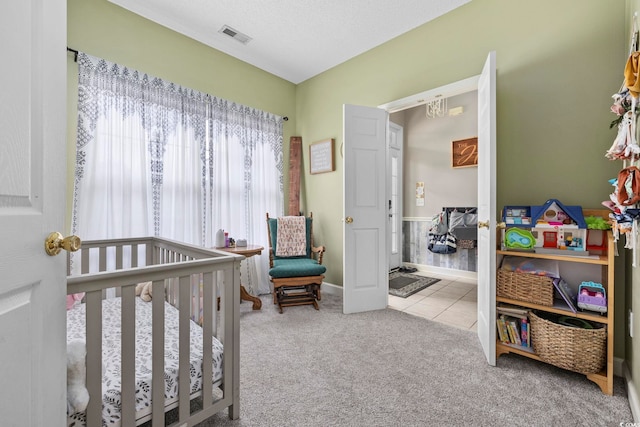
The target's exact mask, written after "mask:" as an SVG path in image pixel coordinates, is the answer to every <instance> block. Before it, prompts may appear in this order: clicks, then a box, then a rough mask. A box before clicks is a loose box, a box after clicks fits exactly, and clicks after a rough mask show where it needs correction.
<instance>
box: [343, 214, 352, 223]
mask: <svg viewBox="0 0 640 427" xmlns="http://www.w3.org/2000/svg"><path fill="white" fill-rule="evenodd" d="M344 222H346V223H347V224H351V223H352V222H353V218H351V217H350V216H348V217H346V218H345V219H344Z"/></svg>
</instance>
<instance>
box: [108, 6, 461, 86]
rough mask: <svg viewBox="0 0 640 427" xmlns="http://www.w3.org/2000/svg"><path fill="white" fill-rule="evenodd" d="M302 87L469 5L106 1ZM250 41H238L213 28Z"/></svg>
mask: <svg viewBox="0 0 640 427" xmlns="http://www.w3.org/2000/svg"><path fill="white" fill-rule="evenodd" d="M109 1H110V2H111V3H114V4H117V5H119V6H121V7H123V8H125V9H128V10H130V11H131V12H133V13H136V14H138V15H141V16H143V17H145V18H147V19H150V20H151V21H154V22H157V23H158V24H160V25H163V26H165V27H168V28H171V29H172V30H174V31H177V32H179V33H182V34H184V35H186V36H189V37H191V38H193V39H195V40H198V41H199V42H201V43H204V44H206V45H208V46H211V47H213V48H215V49H218V50H220V51H222V52H225V53H227V54H229V55H231V56H234V57H236V58H238V59H240V60H242V61H245V62H248V63H250V64H252V65H254V66H256V67H258V68H261V69H263V70H265V71H268V72H270V73H272V74H275V75H277V76H279V77H282V78H283V79H285V80H288V81H291V82H293V83H300V82H302V81H304V80H306V79H308V78H311V77H313V76H315V75H317V74H319V73H321V72H323V71H325V70H328V69H329V68H332V67H334V66H336V65H338V64H340V63H342V62H344V61H347V60H348V59H350V58H353V57H354V56H357V55H359V54H361V53H363V52H366V51H367V50H369V49H372V48H374V47H376V46H378V45H380V44H382V43H384V42H386V41H388V40H390V39H392V38H394V37H397V36H399V35H401V34H403V33H405V32H407V31H409V30H411V29H413V28H416V27H418V26H420V25H422V24H424V23H425V22H428V21H430V20H432V19H435V18H437V17H438V16H441V15H443V14H445V13H447V12H449V11H451V10H453V9H455V8H457V7H459V6H461V5H463V4H465V3H468V2H469V1H471V0H396V1H389V0H270V1H269V0H109ZM224 25H228V26H229V27H231V28H233V29H234V30H236V31H239V32H241V33H243V34H246V35H247V36H249V37H250V38H251V40H250V41H249V42H248V43H247V44H242V43H240V42H238V41H237V40H234V39H232V38H230V37H228V36H226V35H224V34H221V33H220V32H219V31H220V29H221V28H222V27H223V26H224Z"/></svg>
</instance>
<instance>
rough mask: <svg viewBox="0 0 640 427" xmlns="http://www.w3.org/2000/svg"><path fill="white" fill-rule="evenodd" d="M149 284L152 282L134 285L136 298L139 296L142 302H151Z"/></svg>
mask: <svg viewBox="0 0 640 427" xmlns="http://www.w3.org/2000/svg"><path fill="white" fill-rule="evenodd" d="M151 283H152V282H143V283H138V284H137V285H136V296H140V299H141V300H142V301H146V302H149V301H151V297H152V292H151Z"/></svg>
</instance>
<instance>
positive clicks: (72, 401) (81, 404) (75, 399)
mask: <svg viewBox="0 0 640 427" xmlns="http://www.w3.org/2000/svg"><path fill="white" fill-rule="evenodd" d="M86 356H87V348H86V345H85V343H84V341H79V340H74V341H71V342H70V343H69V344H67V412H68V414H75V413H76V412H83V411H85V410H86V409H87V405H88V404H89V392H88V391H87V387H86V379H87V368H86V362H85V359H86Z"/></svg>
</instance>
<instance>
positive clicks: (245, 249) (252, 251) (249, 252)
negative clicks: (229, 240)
mask: <svg viewBox="0 0 640 427" xmlns="http://www.w3.org/2000/svg"><path fill="white" fill-rule="evenodd" d="M215 249H217V250H219V251H225V252H229V253H232V254H237V255H244V256H245V257H247V258H249V257H252V256H254V255H259V254H261V253H262V250H263V249H264V247H262V246H260V245H247V246H235V247H233V248H226V247H224V248H215ZM240 299H241V300H244V301H251V302H253V309H254V310H260V309H261V308H262V301H261V300H260V298H258V297H256V296H253V295H251V294H250V293H249V292H247V290H246V289H245V287H244V286H243V285H242V283H241V284H240Z"/></svg>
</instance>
